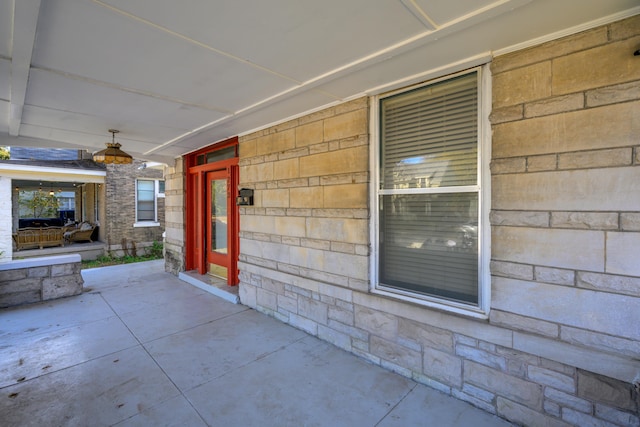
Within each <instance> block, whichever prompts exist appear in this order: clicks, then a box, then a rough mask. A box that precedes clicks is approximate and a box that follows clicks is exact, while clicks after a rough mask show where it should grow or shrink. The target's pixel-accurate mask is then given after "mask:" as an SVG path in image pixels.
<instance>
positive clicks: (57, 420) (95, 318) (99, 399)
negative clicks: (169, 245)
mask: <svg viewBox="0 0 640 427" xmlns="http://www.w3.org/2000/svg"><path fill="white" fill-rule="evenodd" d="M83 277H84V280H85V284H84V287H85V292H84V294H82V295H79V296H76V297H71V298H66V299H61V300H57V301H50V302H46V303H42V304H36V305H30V306H22V307H17V308H13V309H7V310H3V311H2V315H1V316H0V338H1V339H2V346H0V388H1V389H2V394H1V396H0V420H2V424H3V425H4V426H30V425H92V426H102V425H118V426H133V425H172V426H178V425H188V426H205V425H210V426H214V425H225V426H230V425H262V426H264V425H279V426H283V425H296V426H299V425H327V426H338V425H348V426H405V425H434V426H435V425H438V426H465V425H474V426H507V425H509V424H508V423H507V422H505V421H503V420H501V419H499V418H497V417H495V416H493V415H491V414H488V413H486V412H484V411H481V410H479V409H476V408H474V407H472V406H471V405H469V404H467V403H464V402H462V401H459V400H457V399H455V398H453V397H450V396H446V395H444V394H441V393H439V392H437V391H435V390H433V389H430V388H428V387H426V386H424V385H421V384H418V383H416V382H414V381H411V380H409V379H407V378H405V377H402V376H400V375H397V374H395V373H392V372H390V371H387V370H385V369H382V368H381V367H379V366H375V365H372V364H369V363H367V362H366V361H365V360H362V359H359V358H357V357H356V356H354V355H351V354H348V353H346V352H344V351H342V350H340V349H338V348H336V347H334V346H332V345H331V344H328V343H326V342H323V341H320V340H319V339H317V338H315V337H313V336H310V335H307V334H306V333H304V332H302V331H300V330H297V329H294V328H292V327H291V326H288V325H285V324H283V323H281V322H279V321H277V320H275V319H273V318H270V317H267V316H265V315H263V314H261V313H259V312H257V311H254V310H251V309H249V308H247V307H245V306H242V305H235V304H232V303H229V302H227V301H224V300H222V299H220V298H218V297H216V296H214V295H211V294H210V293H207V292H205V291H204V290H202V289H199V288H197V287H194V286H192V285H190V284H188V283H186V282H183V281H181V280H179V279H178V278H177V277H175V276H173V275H171V274H168V273H165V272H164V265H163V261H162V260H160V261H150V262H145V263H138V264H129V265H123V266H115V267H105V268H100V269H93V270H85V271H84V272H83ZM301 397H302V398H301Z"/></svg>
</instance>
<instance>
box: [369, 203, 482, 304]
mask: <svg viewBox="0 0 640 427" xmlns="http://www.w3.org/2000/svg"><path fill="white" fill-rule="evenodd" d="M380 197H381V200H380V207H381V210H380V255H381V257H380V281H381V283H383V284H385V285H391V286H396V287H401V288H406V289H410V290H413V291H417V292H421V293H424V294H432V295H437V296H441V297H445V298H450V299H455V300H460V301H465V302H477V297H478V195H477V193H448V194H446V193H445V194H412V195H385V196H380Z"/></svg>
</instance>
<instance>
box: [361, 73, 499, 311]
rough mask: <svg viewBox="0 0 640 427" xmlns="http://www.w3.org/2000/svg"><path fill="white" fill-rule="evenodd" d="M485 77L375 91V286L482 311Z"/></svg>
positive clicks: (415, 298)
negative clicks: (482, 93) (381, 92)
mask: <svg viewBox="0 0 640 427" xmlns="http://www.w3.org/2000/svg"><path fill="white" fill-rule="evenodd" d="M480 82H481V78H480V69H475V70H473V71H472V72H467V73H465V74H461V75H457V76H454V77H451V78H448V79H444V80H440V81H438V82H436V83H432V84H427V85H423V86H420V87H416V88H412V89H409V90H406V91H402V92H399V93H394V94H391V95H388V96H381V97H380V98H379V103H378V105H377V109H378V117H377V120H378V124H379V128H378V136H379V150H378V151H377V153H376V163H377V165H378V168H379V170H378V174H377V183H376V197H375V203H376V209H377V216H376V218H375V219H374V221H375V222H376V225H375V227H376V233H377V236H376V237H377V239H376V242H375V245H376V250H375V252H376V258H377V259H376V261H377V262H376V266H377V271H374V272H373V273H374V277H375V286H374V290H375V291H379V292H382V293H387V294H392V295H400V296H403V297H405V299H410V300H412V301H417V302H420V301H424V302H431V303H435V304H436V305H438V306H440V305H444V306H447V307H456V308H457V309H458V310H460V309H462V310H463V311H464V310H471V311H476V312H482V311H483V309H482V306H483V301H482V300H483V295H482V294H483V292H482V282H483V281H482V272H481V270H482V269H483V263H484V262H488V261H487V260H483V258H482V253H481V252H482V251H481V250H480V248H481V247H482V245H481V241H480V240H481V237H484V236H482V234H483V233H481V229H482V227H481V225H482V224H481V223H482V221H483V219H484V218H483V215H482V214H481V212H482V209H481V205H482V202H483V197H482V185H481V184H482V176H483V173H482V170H481V169H482V166H481V164H482V162H481V156H480V151H481V150H480V147H481V144H480V141H481V139H482V138H481V137H480V136H481V134H482V132H481V123H479V116H480V114H479V111H480V110H481V104H482V103H481V102H480V96H479V94H480V91H479V87H480V86H481V84H480Z"/></svg>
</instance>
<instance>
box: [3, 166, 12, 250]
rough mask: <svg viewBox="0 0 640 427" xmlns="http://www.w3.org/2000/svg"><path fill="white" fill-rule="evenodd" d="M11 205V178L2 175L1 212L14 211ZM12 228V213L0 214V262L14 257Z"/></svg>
mask: <svg viewBox="0 0 640 427" xmlns="http://www.w3.org/2000/svg"><path fill="white" fill-rule="evenodd" d="M11 206H12V203H11V178H8V177H5V176H0V212H5V213H6V212H12V209H11ZM12 228H13V227H12V215H0V262H3V261H11V259H12V257H13V243H12V240H11V239H12V237H11V234H12V232H13V230H12Z"/></svg>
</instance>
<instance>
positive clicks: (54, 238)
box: [13, 227, 64, 251]
mask: <svg viewBox="0 0 640 427" xmlns="http://www.w3.org/2000/svg"><path fill="white" fill-rule="evenodd" d="M63 235H64V231H63V228H62V227H43V228H35V227H28V228H20V229H18V231H16V232H15V234H13V241H14V243H15V245H16V250H17V251H19V250H22V249H36V248H39V249H43V248H46V247H50V246H64V237H63Z"/></svg>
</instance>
